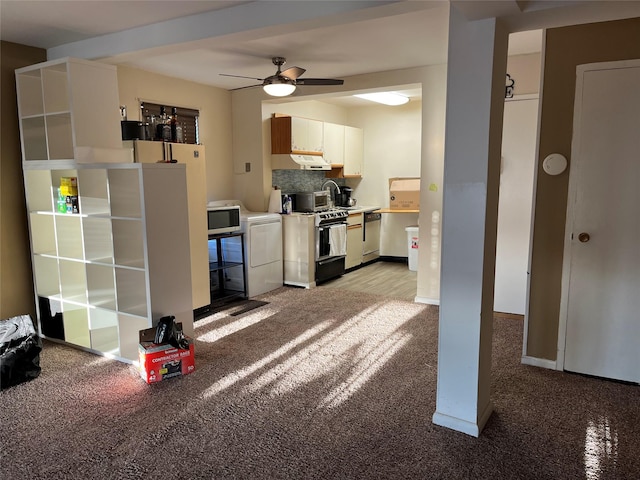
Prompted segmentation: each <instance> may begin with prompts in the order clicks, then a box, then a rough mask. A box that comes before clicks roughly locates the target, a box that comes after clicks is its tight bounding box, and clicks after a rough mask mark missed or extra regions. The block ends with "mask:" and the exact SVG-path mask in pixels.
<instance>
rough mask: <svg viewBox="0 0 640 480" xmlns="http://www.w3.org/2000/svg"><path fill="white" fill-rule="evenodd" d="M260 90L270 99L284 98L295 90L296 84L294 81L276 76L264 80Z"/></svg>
mask: <svg viewBox="0 0 640 480" xmlns="http://www.w3.org/2000/svg"><path fill="white" fill-rule="evenodd" d="M262 88H263V90H264V91H265V92H267V94H268V95H271V96H272V97H286V96H287V95H291V94H292V93H293V92H294V91H295V90H296V84H295V80H291V79H290V78H287V77H283V76H282V75H278V76H273V77H270V78H266V79H265V80H264V85H263V86H262Z"/></svg>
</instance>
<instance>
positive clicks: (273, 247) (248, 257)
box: [209, 200, 284, 298]
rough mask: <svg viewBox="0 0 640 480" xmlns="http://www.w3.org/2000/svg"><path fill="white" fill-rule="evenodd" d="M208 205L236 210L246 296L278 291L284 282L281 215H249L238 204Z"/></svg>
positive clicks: (213, 203)
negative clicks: (243, 255)
mask: <svg viewBox="0 0 640 480" xmlns="http://www.w3.org/2000/svg"><path fill="white" fill-rule="evenodd" d="M209 205H210V206H226V205H239V206H240V230H241V231H242V232H244V254H245V264H244V269H245V275H246V278H247V296H248V297H249V298H251V297H255V296H256V295H260V294H262V293H265V292H269V291H271V290H274V289H276V288H279V287H281V286H282V285H283V281H284V278H283V264H282V217H281V215H280V214H279V213H267V212H252V211H249V210H247V209H246V208H245V206H244V205H243V203H242V202H241V201H240V200H219V201H214V202H209ZM232 281H233V279H232Z"/></svg>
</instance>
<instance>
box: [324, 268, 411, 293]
mask: <svg viewBox="0 0 640 480" xmlns="http://www.w3.org/2000/svg"><path fill="white" fill-rule="evenodd" d="M417 278H418V274H417V272H412V271H411V270H409V267H408V265H407V264H406V263H398V262H384V261H377V262H374V263H371V264H369V265H366V266H364V267H361V268H358V269H356V270H353V271H350V272H348V273H345V274H344V275H342V276H341V277H339V278H336V279H334V280H330V281H328V282H325V283H323V284H322V285H320V288H322V287H323V286H324V287H331V288H341V289H344V290H351V291H355V292H366V293H372V294H374V295H380V296H383V297H395V298H402V299H403V300H409V301H411V302H413V301H414V299H415V297H416V290H417Z"/></svg>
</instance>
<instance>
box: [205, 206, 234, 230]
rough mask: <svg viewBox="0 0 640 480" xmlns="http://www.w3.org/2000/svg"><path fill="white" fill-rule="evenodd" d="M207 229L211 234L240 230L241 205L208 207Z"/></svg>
mask: <svg viewBox="0 0 640 480" xmlns="http://www.w3.org/2000/svg"><path fill="white" fill-rule="evenodd" d="M207 230H208V233H209V235H215V234H219V233H230V232H236V231H238V230H240V206H239V205H225V206H216V207H213V206H209V207H207Z"/></svg>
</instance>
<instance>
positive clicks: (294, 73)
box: [280, 67, 306, 80]
mask: <svg viewBox="0 0 640 480" xmlns="http://www.w3.org/2000/svg"><path fill="white" fill-rule="evenodd" d="M304 72H306V70H305V69H304V68H300V67H289V68H287V69H286V70H283V71H282V72H280V75H282V76H283V77H287V78H290V79H291V80H295V79H296V78H298V77H299V76H300V75H302V74H303V73H304Z"/></svg>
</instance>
